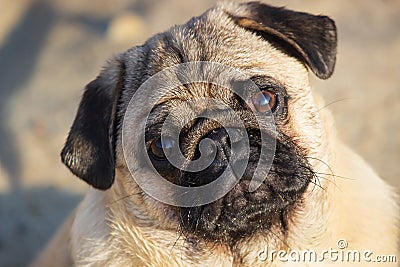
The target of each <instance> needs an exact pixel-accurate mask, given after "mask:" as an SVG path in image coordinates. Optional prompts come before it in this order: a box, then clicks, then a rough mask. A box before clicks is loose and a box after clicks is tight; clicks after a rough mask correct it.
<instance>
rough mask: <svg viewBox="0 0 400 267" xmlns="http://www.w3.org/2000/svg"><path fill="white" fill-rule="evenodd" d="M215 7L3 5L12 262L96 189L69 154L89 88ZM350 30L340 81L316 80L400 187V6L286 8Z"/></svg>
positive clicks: (124, 0)
mask: <svg viewBox="0 0 400 267" xmlns="http://www.w3.org/2000/svg"><path fill="white" fill-rule="evenodd" d="M213 3H214V1H213V0H205V1H204V0H203V1H194V0H188V1H178V0H157V1H156V0H136V1H135V0H132V1H128V0H115V1H110V0H100V1H78V0H70V1H62V0H54V1H50V0H49V1H40V0H38V1H33V0H18V1H15V0H0V266H25V265H26V264H27V263H28V262H29V261H30V260H31V259H32V258H33V257H34V256H35V254H36V253H37V252H38V251H39V250H40V249H41V247H42V246H43V245H44V244H45V243H46V241H47V240H48V239H49V238H50V236H51V235H52V233H54V231H55V230H56V228H57V226H58V225H59V224H60V223H61V222H62V220H63V219H64V218H65V217H66V216H67V215H68V214H69V212H71V210H72V209H73V208H74V207H75V205H76V204H77V203H78V202H79V200H80V199H81V198H82V195H83V194H84V192H85V190H87V186H86V185H85V184H84V183H83V182H81V181H79V180H78V179H77V178H75V177H73V176H72V175H71V174H70V173H69V172H68V171H67V169H66V168H65V167H64V166H63V165H62V164H61V163H60V160H59V151H60V149H61V147H62V145H63V143H64V140H65V137H66V134H67V132H68V128H69V126H70V124H71V122H72V119H73V116H74V114H75V111H76V108H77V104H78V101H79V98H80V95H81V92H82V91H81V90H82V88H83V86H84V85H85V84H86V83H87V82H89V81H90V80H91V79H93V78H94V77H95V76H96V74H97V73H98V71H99V70H100V68H101V66H102V65H103V64H104V62H105V61H106V60H107V59H108V58H109V57H110V56H112V55H113V54H115V53H117V52H118V51H121V50H125V49H127V48H129V47H131V46H133V45H137V44H141V43H142V42H144V41H145V40H146V39H147V37H149V36H151V35H153V34H154V33H156V32H159V31H162V30H165V29H167V28H168V27H169V26H171V25H173V24H179V23H183V22H185V21H186V20H187V19H188V18H190V17H192V16H194V15H198V14H200V13H201V12H202V11H203V10H205V9H206V8H208V7H210V6H211V5H212V4H213ZM269 3H271V4H277V5H286V6H288V7H290V8H292V9H297V10H303V11H309V12H313V13H317V14H318V13H322V14H327V15H329V16H331V17H333V18H334V19H335V20H336V22H337V25H338V29H339V54H338V63H337V68H336V72H335V74H334V76H333V77H332V78H331V79H330V80H328V81H318V80H317V79H315V78H313V80H312V82H313V85H314V88H315V91H316V92H318V93H320V94H321V95H323V97H324V98H325V99H326V102H327V104H329V108H330V109H331V110H332V111H333V113H334V116H335V119H336V122H337V127H338V129H339V134H340V136H341V137H342V139H343V140H344V141H345V142H346V143H348V144H349V145H350V146H351V147H353V148H354V149H355V150H356V151H358V152H359V153H360V154H361V155H363V156H364V157H365V158H366V160H367V161H368V162H370V164H371V165H372V166H373V167H374V168H375V169H376V170H377V171H378V173H380V174H381V175H382V177H384V179H386V180H387V181H388V182H389V183H390V184H392V185H393V186H396V187H397V188H400V179H399V177H400V165H399V162H400V75H399V71H400V27H399V25H400V1H397V0H392V1H390V0H386V1H384V0H375V1H363V0H352V1H347V0H329V1H319V0H308V1H294V0H292V1H290V0H285V1H278V0H271V1H269Z"/></svg>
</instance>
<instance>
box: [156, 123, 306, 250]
mask: <svg viewBox="0 0 400 267" xmlns="http://www.w3.org/2000/svg"><path fill="white" fill-rule="evenodd" d="M247 131H248V136H249V145H250V151H249V152H250V158H249V161H248V163H247V166H246V168H245V171H244V174H243V175H242V177H241V178H240V180H239V181H238V182H237V184H236V185H234V187H233V188H232V189H231V190H230V191H229V192H228V193H227V194H226V195H224V196H223V197H222V198H219V199H218V200H216V201H214V202H212V203H210V204H206V205H201V206H193V207H178V209H177V210H178V213H179V215H180V229H181V230H182V233H183V234H184V235H185V236H187V237H190V238H195V239H197V240H204V241H209V242H222V243H224V244H226V243H235V242H236V241H238V240H239V239H242V238H247V237H250V236H252V235H254V234H256V233H257V232H266V231H268V230H269V229H271V227H272V226H274V225H276V224H281V226H282V227H285V225H286V220H287V219H288V218H289V217H290V213H291V210H292V209H293V208H294V207H295V206H296V204H297V203H298V202H299V200H300V199H301V197H302V195H303V193H304V192H305V190H306V188H307V186H308V184H309V183H310V181H311V179H312V177H313V171H312V169H311V168H310V166H309V164H308V162H307V160H306V157H305V155H304V152H303V151H301V150H300V149H299V148H298V147H297V146H296V145H295V144H294V143H293V142H292V141H291V140H290V138H287V137H286V136H283V135H281V136H278V137H277V140H276V146H275V154H274V158H273V161H272V165H271V168H270V170H269V172H268V173H266V174H265V176H266V177H265V179H263V181H262V183H261V185H260V186H259V187H258V188H257V189H256V190H255V191H254V192H250V191H249V185H250V183H251V180H252V178H253V175H254V172H255V169H256V168H257V165H258V164H260V162H262V161H259V159H260V155H261V144H260V139H261V137H260V134H261V133H260V130H258V129H255V130H247ZM224 136H225V134H224V130H221V131H215V130H214V131H212V133H211V134H210V135H208V137H211V138H212V139H213V140H217V150H218V151H219V152H217V154H216V160H214V162H213V164H212V165H211V166H209V167H208V168H206V169H205V170H202V171H200V172H185V171H181V170H177V169H176V168H174V167H172V166H170V165H168V162H166V161H162V162H160V161H159V160H157V159H154V158H153V160H152V163H153V166H154V167H155V168H156V169H157V171H158V172H159V174H161V175H162V176H163V177H164V178H165V179H167V180H169V181H171V182H173V183H175V184H178V185H181V186H186V187H196V186H202V185H204V184H208V183H210V182H212V181H213V180H214V179H216V177H218V176H220V175H221V173H223V172H224V171H225V169H226V168H227V166H228V164H229V161H230V157H231V155H230V153H229V149H226V148H230V146H231V142H230V140H229V137H226V138H224ZM193 157H194V158H195V157H196V153H194V155H193ZM263 178H264V177H263Z"/></svg>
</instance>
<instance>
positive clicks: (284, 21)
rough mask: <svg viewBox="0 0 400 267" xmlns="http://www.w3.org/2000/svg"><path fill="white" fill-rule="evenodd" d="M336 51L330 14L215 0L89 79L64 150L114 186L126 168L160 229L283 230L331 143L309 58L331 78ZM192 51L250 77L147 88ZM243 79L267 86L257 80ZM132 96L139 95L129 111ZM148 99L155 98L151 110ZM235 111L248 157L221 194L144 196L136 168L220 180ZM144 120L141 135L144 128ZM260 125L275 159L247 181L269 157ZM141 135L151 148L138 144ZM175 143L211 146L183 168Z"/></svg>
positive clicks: (177, 178)
mask: <svg viewBox="0 0 400 267" xmlns="http://www.w3.org/2000/svg"><path fill="white" fill-rule="evenodd" d="M335 54H336V29H335V25H334V23H333V21H332V20H330V19H329V18H327V17H323V16H313V15H309V14H306V13H299V12H293V11H288V10H285V9H282V8H274V7H271V6H268V5H264V4H260V3H256V2H252V3H245V4H240V5H229V4H224V5H221V6H218V7H216V8H214V9H210V10H209V11H207V12H206V13H205V14H203V15H202V16H200V17H197V18H193V19H192V20H190V21H189V22H188V23H187V24H185V25H182V26H176V27H173V28H172V29H170V30H169V31H167V32H165V33H162V34H159V35H156V36H154V37H153V38H151V39H149V40H148V41H147V42H146V43H145V44H144V45H143V46H140V47H135V48H132V49H131V50H128V51H127V52H125V53H122V54H121V55H119V56H118V57H117V58H115V59H114V60H112V61H111V62H110V63H109V65H108V67H107V68H106V69H105V70H104V71H103V72H102V73H101V74H100V75H99V76H98V78H97V79H96V80H94V81H93V82H91V83H90V84H89V85H88V86H87V89H86V91H85V94H84V96H83V98H82V101H81V104H80V107H79V110H78V114H77V117H76V119H75V121H74V124H73V126H72V128H71V132H70V135H69V137H68V140H67V143H66V145H65V148H64V149H63V152H62V158H63V161H64V163H65V164H66V165H67V166H68V167H69V168H70V169H71V170H72V172H73V173H74V174H76V175H77V176H79V177H80V178H82V179H84V180H85V181H87V182H88V183H89V184H91V185H92V186H94V187H95V188H98V189H101V190H106V189H108V188H110V187H111V186H112V184H113V182H114V176H115V170H116V169H117V170H118V173H119V175H118V176H117V179H119V180H120V181H118V182H121V183H122V184H123V185H124V186H125V187H126V188H125V190H126V193H127V195H131V198H132V201H133V202H134V203H135V204H136V205H140V206H143V207H144V208H143V210H145V211H146V212H148V213H149V214H151V215H149V216H150V217H151V216H152V219H154V220H158V221H160V222H163V223H162V225H161V227H162V228H171V229H173V228H174V227H177V226H179V227H180V229H181V230H182V232H183V233H184V235H185V236H186V237H188V238H190V239H192V240H203V241H211V242H221V243H226V244H235V243H236V242H237V241H238V240H240V239H245V238H247V237H250V236H254V235H255V234H257V233H260V234H266V235H267V234H268V231H269V229H271V228H272V227H278V228H280V229H281V230H282V231H284V230H285V227H287V222H288V221H289V220H290V217H291V216H292V214H293V213H295V211H296V209H297V207H298V206H299V205H301V204H302V202H304V201H307V196H306V195H307V194H305V192H306V191H307V190H308V189H309V188H310V186H309V185H310V184H313V183H316V181H315V180H314V178H315V172H316V171H315V166H316V165H317V161H318V160H323V159H324V158H323V157H324V155H323V152H324V146H325V145H326V144H325V143H326V140H324V130H323V127H324V126H323V124H322V122H321V121H320V117H319V116H318V112H317V108H316V107H315V104H314V100H313V98H312V95H311V91H310V88H309V84H308V72H307V67H308V68H310V69H311V70H312V71H313V72H314V73H315V74H316V75H317V76H318V77H320V78H323V79H326V78H328V77H329V76H330V75H331V74H332V72H333V67H334V64H335ZM187 62H215V63H218V64H221V65H223V66H228V67H229V68H233V69H235V70H238V71H239V72H240V73H243V74H244V75H245V76H246V77H247V79H243V78H240V79H235V78H232V79H230V80H229V81H230V83H231V85H232V87H233V88H236V89H235V90H237V91H235V90H230V89H228V88H225V87H224V86H219V85H218V84H214V83H207V82H194V83H191V84H182V85H181V86H177V87H174V88H173V89H172V90H168V91H165V90H164V91H163V90H162V88H159V89H157V88H153V90H147V91H141V92H138V88H139V87H140V86H142V85H143V84H144V83H145V82H146V80H148V79H149V78H150V77H152V76H153V75H156V74H157V73H159V72H161V71H164V70H165V69H167V68H170V67H173V66H176V65H178V64H182V63H187ZM203 71H204V73H205V75H206V76H207V75H210V76H212V75H216V73H215V72H214V71H213V70H209V69H207V68H205V70H204V69H203ZM217 73H218V72H217ZM176 79H177V78H176V77H173V76H170V77H166V78H165V79H163V82H164V83H166V84H168V83H173V82H175V80H176ZM246 83H251V84H254V85H255V86H256V87H257V89H258V90H251V89H249V88H248V87H247V86H246ZM236 92H237V93H236ZM135 94H137V95H135ZM134 95H135V97H137V98H139V99H140V103H141V105H140V106H135V107H133V109H132V108H131V112H127V110H128V109H129V107H128V105H129V103H130V101H131V99H132V97H133V96H134ZM204 98H207V99H214V100H216V101H217V102H216V103H214V104H209V105H208V104H205V103H204V102H201V101H202V99H204ZM196 99H199V101H200V102H196ZM185 103H186V104H185ZM187 103H189V104H187ZM190 103H191V104H190ZM202 103H203V104H202ZM182 104H184V105H182ZM147 106H151V107H152V108H151V111H150V112H149V114H148V116H144V115H145V114H144V113H143V109H144V107H147ZM177 107H179V109H177ZM226 108H229V109H230V110H233V111H234V113H235V114H237V116H238V117H232V116H231V115H230V113H229V112H226ZM132 111H133V112H132ZM205 112H206V113H208V114H213V116H215V118H218V119H211V118H209V117H207V116H199V117H198V118H196V119H190V120H187V117H188V116H190V114H197V115H198V114H204V113H205ZM171 113H173V115H172V120H171V121H170V125H171V127H172V128H173V127H176V128H178V129H179V132H178V135H179V138H174V137H173V136H168V135H166V136H163V139H162V140H161V138H162V136H161V130H162V126H163V124H164V122H165V120H166V118H167V117H168V115H170V114H171ZM259 115H265V116H267V117H272V118H273V122H274V127H271V126H270V125H269V124H268V123H266V124H264V123H262V122H261V123H260V122H259V121H257V116H259ZM237 118H240V120H241V121H242V122H243V125H244V129H245V133H246V135H247V140H248V142H247V147H248V153H249V157H248V158H247V163H246V165H245V168H244V171H243V175H242V176H241V177H235V175H234V173H231V174H232V175H231V176H232V177H231V180H232V181H235V183H234V184H233V186H232V189H231V190H229V192H227V193H226V194H224V195H223V196H222V197H221V198H218V199H217V200H215V201H213V202H211V203H207V204H204V205H200V206H199V205H193V206H184V207H179V206H171V205H167V204H164V203H162V202H160V201H158V200H156V199H154V198H153V197H150V196H148V195H146V194H145V193H144V192H143V191H141V189H140V187H139V185H137V184H136V182H135V180H134V179H133V178H135V177H142V178H143V177H144V179H141V181H143V180H144V181H146V179H147V178H148V180H149V184H150V183H151V182H150V180H151V179H150V178H151V177H153V176H159V175H161V176H162V177H163V178H164V179H165V180H167V181H169V182H171V183H173V184H175V185H179V186H184V187H194V188H196V187H201V186H204V185H206V184H209V183H211V182H213V181H215V180H216V179H218V178H219V177H220V176H221V174H222V173H224V172H225V171H226V169H227V168H228V167H229V166H230V165H232V160H231V157H232V155H231V152H230V151H231V149H232V147H233V146H234V145H235V143H238V142H240V141H241V140H242V138H243V136H241V135H240V136H239V137H237V136H236V137H235V138H232V136H231V135H229V134H228V130H227V129H226V127H229V128H230V129H236V124H235V123H236V120H237ZM141 127H143V129H145V133H144V137H141V136H140V135H139V134H135V130H136V129H139V128H141ZM123 128H127V129H128V130H127V133H129V134H128V135H126V134H125V136H124V138H125V139H126V140H127V141H126V142H124V141H123V140H122V135H123ZM242 134H243V133H242ZM263 134H265V136H267V138H268V139H273V140H274V142H273V147H272V146H268V145H267V146H266V149H273V150H274V151H273V153H272V154H273V157H271V162H270V163H271V166H270V168H269V171H268V172H266V173H264V175H265V176H264V177H262V178H263V180H262V183H261V185H259V187H258V188H257V189H256V190H255V191H253V192H250V191H249V185H250V183H251V180H252V178H253V176H254V172H255V169H256V168H257V166H258V165H259V164H260V163H261V164H262V162H263V160H265V159H263V158H262V157H261V158H260V154H261V151H262V148H263V146H264V145H263V142H262V135H263ZM141 138H142V139H143V140H141ZM205 139H211V140H213V142H214V146H212V149H211V151H208V152H207V151H206V150H203V151H202V149H201V142H202V141H203V140H205ZM141 142H143V143H144V147H141V146H140V145H138V144H140V143H141ZM124 143H125V144H124ZM126 144H127V145H126ZM174 149H179V151H181V153H182V154H183V155H184V157H185V158H186V160H187V161H195V160H197V159H199V158H201V157H202V156H207V155H211V156H212V160H211V161H210V162H209V163H210V164H209V165H208V166H207V167H206V168H203V169H202V170H199V171H195V172H193V171H186V170H183V169H180V168H178V167H176V166H174V165H173V164H171V163H170V162H169V160H168V158H167V156H168V153H170V151H174ZM243 153H244V152H243ZM143 154H145V157H144V158H146V159H148V160H147V161H146V160H143ZM239 154H240V153H239ZM126 156H128V157H129V158H130V160H129V161H128V160H127V159H126ZM316 159H318V160H316ZM127 162H129V164H128V163H127ZM130 165H134V166H130ZM128 169H129V170H130V171H131V172H129V171H128ZM145 186H146V185H145ZM147 186H148V185H147Z"/></svg>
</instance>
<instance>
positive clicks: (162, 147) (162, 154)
mask: <svg viewBox="0 0 400 267" xmlns="http://www.w3.org/2000/svg"><path fill="white" fill-rule="evenodd" d="M163 141H164V142H162V141H161V138H158V139H156V140H153V141H152V142H151V144H150V151H149V152H150V154H151V155H152V156H153V157H154V158H155V159H157V160H166V159H167V156H169V155H171V153H172V149H173V147H174V146H175V141H174V140H172V139H170V138H168V137H166V138H163Z"/></svg>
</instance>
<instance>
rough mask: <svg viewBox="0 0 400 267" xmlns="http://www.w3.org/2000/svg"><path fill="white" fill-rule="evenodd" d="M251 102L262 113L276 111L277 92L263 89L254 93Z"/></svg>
mask: <svg viewBox="0 0 400 267" xmlns="http://www.w3.org/2000/svg"><path fill="white" fill-rule="evenodd" d="M251 102H252V104H253V106H254V108H255V110H257V111H258V112H260V113H265V112H269V111H271V112H274V111H275V108H276V105H277V101H276V94H275V93H273V92H271V91H268V90H263V91H261V92H258V93H256V94H255V95H253V96H252V98H251Z"/></svg>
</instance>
